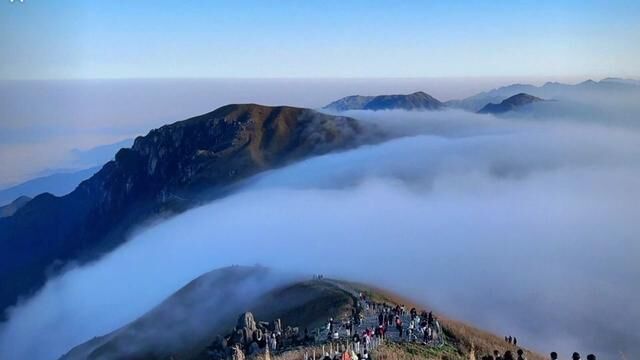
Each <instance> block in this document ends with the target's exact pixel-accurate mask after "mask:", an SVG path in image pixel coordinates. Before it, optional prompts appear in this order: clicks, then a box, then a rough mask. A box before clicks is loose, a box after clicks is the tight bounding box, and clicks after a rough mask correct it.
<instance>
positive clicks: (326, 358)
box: [322, 353, 331, 360]
mask: <svg viewBox="0 0 640 360" xmlns="http://www.w3.org/2000/svg"><path fill="white" fill-rule="evenodd" d="M322 360H331V356H329V353H324V357H323V358H322Z"/></svg>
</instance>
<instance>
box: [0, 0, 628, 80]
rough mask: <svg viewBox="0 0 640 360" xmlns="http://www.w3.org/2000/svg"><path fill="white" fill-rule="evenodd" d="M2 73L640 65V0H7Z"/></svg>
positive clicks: (466, 70)
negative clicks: (21, 0)
mask: <svg viewBox="0 0 640 360" xmlns="http://www.w3.org/2000/svg"><path fill="white" fill-rule="evenodd" d="M0 32H1V33H2V37H1V38H0V49H1V50H0V79H5V80H6V79H86V78H91V79H94V78H101V79H102V78H159V77H160V78H167V77H168V78H184V77H187V78H202V77H230V78H237V77H246V78H274V77H275V78H279V77H303V78H344V77H348V78H351V77H434V76H435V77H485V76H558V75H562V76H586V77H605V76H623V77H636V76H638V75H640V2H638V1H508V2H506V1H484V2H482V1H473V0H465V1H456V2H450V1H403V2H398V1H371V0H369V1H331V0H328V1H262V0H260V1H259V0H255V1H250V0H247V1H225V2H223V1H208V2H204V1H195V0H181V1H177V0H173V1H165V0H139V1H96V0H86V1H79V0H75V1H74V0H56V1H44V0H24V2H19V1H17V0H16V1H14V2H11V1H9V0H3V1H2V2H0Z"/></svg>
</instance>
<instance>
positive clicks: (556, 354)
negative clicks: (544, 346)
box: [550, 351, 558, 360]
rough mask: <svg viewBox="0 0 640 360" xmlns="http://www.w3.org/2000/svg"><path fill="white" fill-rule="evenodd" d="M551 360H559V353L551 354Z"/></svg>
mask: <svg viewBox="0 0 640 360" xmlns="http://www.w3.org/2000/svg"><path fill="white" fill-rule="evenodd" d="M550 355H551V360H558V353H557V352H555V351H554V352H552V353H551V354H550Z"/></svg>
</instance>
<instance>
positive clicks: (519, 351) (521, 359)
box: [518, 349, 527, 360]
mask: <svg viewBox="0 0 640 360" xmlns="http://www.w3.org/2000/svg"><path fill="white" fill-rule="evenodd" d="M518 360H527V359H526V358H525V357H524V351H522V349H518Z"/></svg>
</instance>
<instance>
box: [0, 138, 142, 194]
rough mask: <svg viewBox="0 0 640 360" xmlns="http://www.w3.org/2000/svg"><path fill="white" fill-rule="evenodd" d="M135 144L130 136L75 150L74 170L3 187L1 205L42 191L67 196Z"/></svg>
mask: <svg viewBox="0 0 640 360" xmlns="http://www.w3.org/2000/svg"><path fill="white" fill-rule="evenodd" d="M131 144H133V139H126V140H122V141H118V142H116V143H113V144H107V145H100V146H96V147H94V148H91V149H87V150H79V149H73V150H71V158H72V159H71V163H72V167H73V169H74V170H62V169H56V170H47V171H44V172H43V174H40V175H38V176H37V177H35V178H33V179H30V180H27V181H25V182H23V183H20V184H17V185H13V186H10V187H8V188H5V189H1V190H0V206H2V205H6V204H9V203H11V202H12V201H14V200H15V199H17V198H18V197H21V196H28V197H34V196H36V195H39V194H42V193H50V194H52V195H56V196H62V195H66V194H68V193H70V192H71V191H73V189H75V188H76V187H77V186H78V185H79V184H80V183H81V182H82V181H84V180H87V179H88V178H90V177H91V176H92V175H93V174H95V173H97V172H98V170H100V168H101V167H102V165H103V164H104V163H106V162H107V161H109V160H113V156H114V155H115V154H116V152H118V150H120V149H121V148H125V147H130V146H131Z"/></svg>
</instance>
